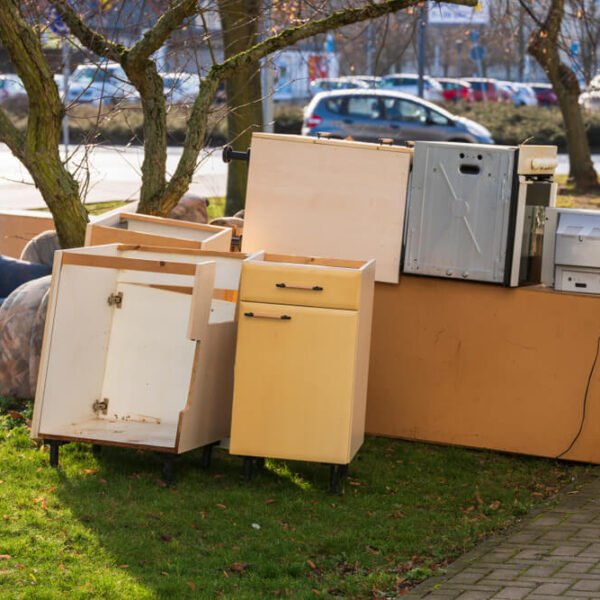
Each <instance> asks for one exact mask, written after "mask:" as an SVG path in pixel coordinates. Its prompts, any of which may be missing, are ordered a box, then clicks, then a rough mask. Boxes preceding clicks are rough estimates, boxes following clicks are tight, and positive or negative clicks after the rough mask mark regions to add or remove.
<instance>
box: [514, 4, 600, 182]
mask: <svg viewBox="0 0 600 600" xmlns="http://www.w3.org/2000/svg"><path fill="white" fill-rule="evenodd" d="M520 2H521V5H522V6H523V8H524V9H525V10H526V11H527V12H528V14H529V16H530V17H531V18H532V19H533V21H534V23H535V25H536V27H535V29H534V30H533V32H532V34H531V37H530V39H529V48H528V50H529V53H530V54H531V55H532V56H533V57H535V59H536V60H537V61H538V63H539V64H540V65H541V66H542V68H543V69H544V71H545V72H546V75H547V76H548V80H549V81H550V83H551V84H552V87H553V89H554V92H555V93H556V97H557V98H558V103H559V106H560V110H561V113H562V116H563V120H564V123H565V131H566V136H567V151H568V153H569V162H570V169H571V177H572V178H573V180H574V182H575V186H576V188H577V189H579V190H590V189H592V188H598V187H599V185H598V176H597V174H596V171H595V170H594V163H593V162H592V157H591V154H590V147H589V144H588V140H587V134H586V130H585V126H584V123H583V117H582V114H581V109H580V107H579V103H578V101H579V94H580V92H581V90H580V89H579V82H578V81H577V76H576V75H575V73H574V72H573V69H572V68H570V67H569V66H568V65H567V64H565V62H564V61H563V60H562V58H561V55H560V50H561V43H560V35H561V26H562V23H563V17H564V14H565V0H550V3H549V6H548V9H547V13H546V14H545V15H544V16H543V17H542V18H540V17H539V16H538V14H536V12H535V11H534V10H533V9H532V8H531V5H530V4H529V2H526V1H525V0H520Z"/></svg>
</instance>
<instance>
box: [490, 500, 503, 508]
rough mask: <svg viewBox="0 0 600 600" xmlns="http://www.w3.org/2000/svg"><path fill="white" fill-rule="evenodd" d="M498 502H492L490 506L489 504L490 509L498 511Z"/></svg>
mask: <svg viewBox="0 0 600 600" xmlns="http://www.w3.org/2000/svg"><path fill="white" fill-rule="evenodd" d="M500 504H501V503H500V500H494V501H493V502H492V503H491V504H490V508H491V509H492V510H496V509H498V507H499V506H500Z"/></svg>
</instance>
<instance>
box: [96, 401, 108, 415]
mask: <svg viewBox="0 0 600 600" xmlns="http://www.w3.org/2000/svg"><path fill="white" fill-rule="evenodd" d="M92 409H93V411H94V412H95V413H102V414H103V415H105V414H106V413H107V411H108V398H103V399H102V400H96V401H94V404H92Z"/></svg>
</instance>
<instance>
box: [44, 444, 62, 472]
mask: <svg viewBox="0 0 600 600" xmlns="http://www.w3.org/2000/svg"><path fill="white" fill-rule="evenodd" d="M47 443H48V444H50V466H51V467H58V449H59V448H60V443H59V442H57V441H56V440H49V441H47Z"/></svg>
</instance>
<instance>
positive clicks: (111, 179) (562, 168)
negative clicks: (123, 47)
mask: <svg viewBox="0 0 600 600" xmlns="http://www.w3.org/2000/svg"><path fill="white" fill-rule="evenodd" d="M181 151H182V149H181V148H180V147H170V148H169V149H168V156H167V172H168V173H172V172H173V171H174V170H175V167H176V165H177V161H178V160H179V157H180V156H181ZM84 158H85V152H84V151H83V150H80V151H78V152H77V153H76V154H75V155H74V156H73V157H72V158H71V159H70V161H69V165H70V168H71V171H72V172H73V173H74V174H75V176H76V177H77V179H78V180H79V181H80V183H83V182H84V181H85V177H84V175H85V170H84V169H81V168H78V167H79V165H80V164H81V163H82V161H83V159H84ZM592 158H593V160H594V165H595V167H596V170H600V154H594V155H592ZM87 159H88V163H89V167H90V168H89V185H88V189H87V194H86V195H85V198H86V202H89V203H92V202H104V201H109V200H133V199H135V198H137V197H138V194H139V189H140V172H141V164H142V160H143V153H142V148H140V147H123V146H121V147H119V146H116V147H110V148H109V147H101V146H97V147H93V148H92V149H91V150H90V151H89V153H88V157H87ZM568 172H569V160H568V157H567V155H566V154H560V155H559V166H558V169H557V174H561V175H566V174H567V173H568ZM226 178H227V165H226V164H225V163H223V161H222V160H221V152H220V150H208V151H207V152H205V153H204V154H203V155H202V156H201V160H200V163H199V165H198V168H197V170H196V173H195V174H194V179H193V182H192V185H191V187H190V192H192V193H195V194H199V195H201V196H224V195H225V188H226ZM44 206H45V204H44V202H43V200H42V197H41V194H40V193H39V192H38V190H37V189H36V188H35V186H34V185H33V183H32V180H31V177H30V176H29V174H28V173H27V171H26V170H25V169H24V168H23V167H22V166H21V163H20V162H19V161H18V160H17V159H16V158H14V156H13V155H12V154H11V153H10V151H9V150H8V148H7V147H6V146H5V145H3V144H0V208H10V209H21V210H22V209H29V208H42V207H44Z"/></svg>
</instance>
